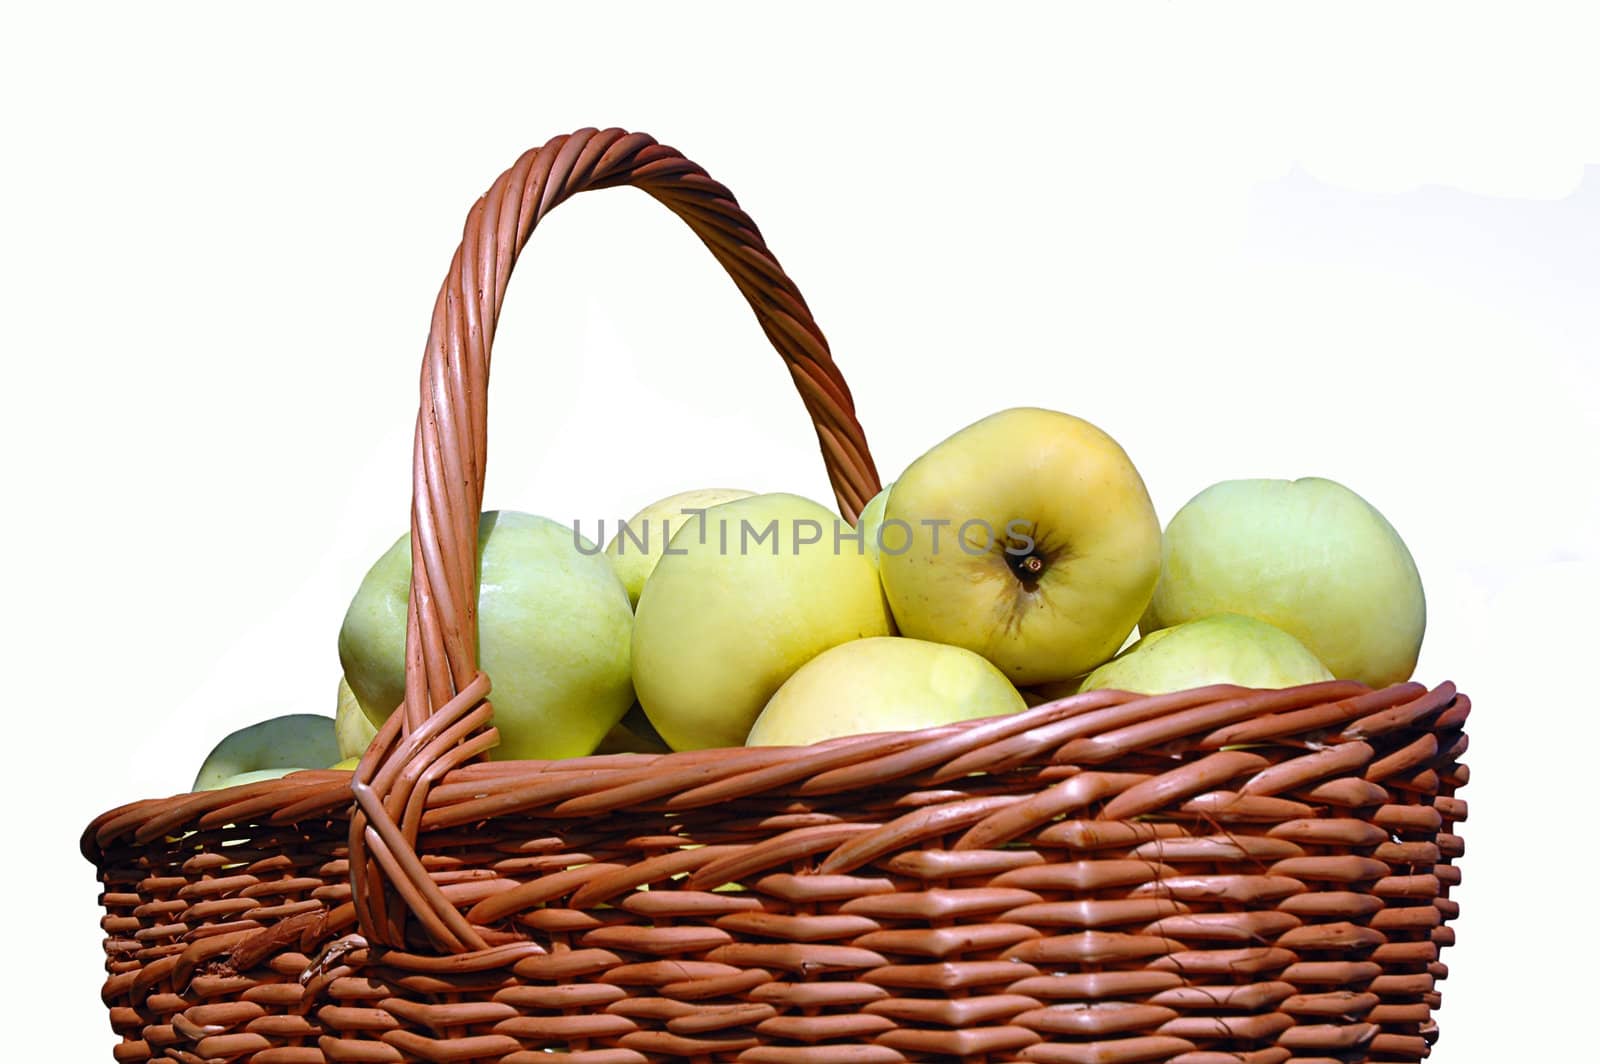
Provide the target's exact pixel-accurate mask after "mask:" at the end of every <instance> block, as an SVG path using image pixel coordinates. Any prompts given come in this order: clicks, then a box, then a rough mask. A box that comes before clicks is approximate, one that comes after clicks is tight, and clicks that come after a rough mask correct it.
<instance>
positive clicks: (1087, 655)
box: [878, 408, 1161, 686]
mask: <svg viewBox="0 0 1600 1064" xmlns="http://www.w3.org/2000/svg"><path fill="white" fill-rule="evenodd" d="M908 534H909V543H907V544H906V545H905V548H904V549H898V548H900V547H901V545H902V542H903V541H905V540H906V538H907V536H908ZM882 543H883V551H882V556H881V557H880V559H879V563H878V564H879V569H880V571H881V573H882V575H883V586H884V589H885V591H887V592H888V595H889V604H890V606H891V607H892V608H893V610H894V619H895V622H896V624H897V625H898V626H899V630H900V632H901V633H902V634H903V635H908V636H912V637H915V638H917V639H930V640H933V641H935V642H939V643H950V644H953V645H955V646H960V647H965V648H967V649H968V650H971V651H974V652H975V653H978V654H982V655H983V656H984V657H986V658H988V659H989V660H990V661H992V662H994V663H995V664H996V665H997V666H999V667H1000V669H1001V671H1002V672H1004V673H1005V674H1006V676H1007V677H1009V678H1010V679H1011V681H1012V682H1013V683H1015V684H1018V685H1020V686H1031V685H1035V684H1043V683H1051V682H1054V681H1058V680H1065V679H1069V678H1071V677H1074V676H1079V675H1081V674H1083V673H1085V672H1088V671H1089V670H1090V669H1092V668H1094V667H1095V666H1096V665H1099V664H1100V663H1101V662H1103V661H1105V660H1106V659H1108V658H1110V657H1111V656H1112V655H1113V654H1114V653H1116V651H1117V648H1118V647H1120V646H1121V645H1122V642H1123V640H1124V639H1125V638H1126V637H1127V635H1128V633H1129V632H1130V631H1132V630H1133V626H1134V624H1135V623H1136V622H1137V621H1138V620H1139V615H1140V613H1142V612H1143V610H1144V608H1145V604H1146V603H1147V602H1149V600H1150V592H1151V589H1153V588H1154V587H1155V583H1156V577H1157V576H1158V575H1159V573H1160V567H1161V524H1160V521H1159V520H1158V519H1157V517H1156V512H1155V508H1154V507H1153V506H1152V505H1151V503H1150V495H1149V493H1148V492H1147V491H1146V490H1145V486H1144V481H1143V480H1142V479H1141V478H1140V476H1139V473H1138V470H1136V469H1134V467H1133V463H1132V462H1131V461H1129V459H1128V456H1127V454H1125V453H1124V452H1123V450H1122V448H1121V447H1120V446H1118V445H1117V442H1116V441H1115V440H1113V439H1112V438H1111V437H1110V436H1108V435H1106V434H1105V433H1104V432H1102V431H1101V430H1100V429H1098V428H1096V427H1095V426H1093V425H1091V424H1089V422H1087V421H1084V420H1082V419H1080V418H1076V417H1073V416H1071V415H1070V414H1062V413H1058V412H1056V411H1053V410H1040V409H1035V408H1019V409H1014V410H1005V411H1002V412H1000V413H998V414H993V415H991V416H989V417H986V418H984V419H983V420H982V421H979V422H977V423H976V424H973V425H969V426H968V427H966V428H964V429H962V430H961V431H960V432H957V433H956V434H955V435H953V436H951V437H950V438H949V439H947V440H945V441H944V442H942V443H940V444H938V445H937V446H935V447H934V448H933V449H932V450H930V451H928V452H927V453H926V454H924V455H923V456H922V457H921V458H918V459H917V460H916V461H915V462H913V463H912V464H911V466H910V468H908V469H907V470H906V471H905V472H904V473H903V474H902V475H901V476H900V478H899V479H898V480H896V481H895V485H894V490H893V491H892V492H890V493H889V499H888V503H887V505H886V507H885V510H884V522H883V532H882Z"/></svg>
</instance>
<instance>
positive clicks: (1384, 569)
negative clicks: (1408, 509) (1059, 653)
mask: <svg viewBox="0 0 1600 1064" xmlns="http://www.w3.org/2000/svg"><path fill="white" fill-rule="evenodd" d="M1213 613H1241V614H1245V615H1247V616H1250V617H1255V618H1257V619H1259V620H1263V621H1266V622H1267V623H1268V624H1272V625H1276V626H1277V627H1279V628H1282V629H1283V630H1284V631H1285V632H1288V633H1289V634H1290V635H1292V636H1294V637H1295V638H1296V639H1298V640H1300V642H1302V643H1304V644H1305V645H1306V648H1307V649H1309V650H1310V651H1311V653H1313V654H1315V655H1316V656H1317V658H1318V660H1320V661H1321V662H1322V663H1323V664H1324V665H1326V666H1327V667H1328V669H1329V670H1330V671H1331V672H1332V673H1333V675H1334V676H1336V677H1338V678H1339V679H1341V680H1356V681H1359V682H1361V683H1364V684H1367V685H1368V686H1371V687H1383V686H1386V685H1388V684H1392V683H1400V682H1402V681H1404V680H1407V679H1409V678H1410V677H1411V673H1412V670H1413V669H1415V668H1416V665H1417V655H1418V652H1419V651H1420V650H1421V647H1422V634H1423V630H1424V628H1425V627H1426V625H1427V607H1426V604H1425V602H1424V599H1423V595H1422V579H1421V577H1420V576H1419V575H1418V574H1417V566H1416V563H1415V562H1414V561H1412V558H1411V552H1410V551H1409V550H1407V549H1406V545H1405V542H1404V541H1403V540H1401V538H1400V536H1399V534H1398V533H1397V532H1395V530H1394V528H1393V527H1392V526H1391V525H1390V524H1389V522H1388V521H1387V520H1385V519H1384V516H1383V515H1382V514H1381V513H1379V512H1378V511H1377V510H1376V509H1375V508H1373V506H1372V505H1371V504H1369V503H1368V502H1367V501H1366V500H1365V499H1363V498H1362V497H1361V496H1359V495H1357V494H1356V493H1355V492H1353V491H1351V490H1350V489H1349V488H1347V487H1345V486H1344V485H1343V484H1339V483H1337V482H1335V481H1332V480H1325V479H1323V478H1320V477H1307V478H1304V479H1301V480H1294V481H1289V480H1226V481H1223V482H1221V483H1219V484H1213V485H1212V486H1211V487H1209V488H1207V489H1206V490H1204V491H1202V492H1201V493H1200V494H1198V495H1196V496H1195V497H1194V498H1193V499H1190V500H1189V501H1188V502H1187V503H1185V504H1184V506H1183V508H1182V509H1180V510H1179V511H1178V512H1177V513H1176V514H1175V515H1174V516H1173V518H1172V520H1171V522H1169V523H1168V525H1167V532H1166V537H1165V542H1164V546H1163V549H1162V566H1161V579H1160V581H1159V582H1158V583H1157V584H1156V590H1155V595H1154V596H1153V597H1152V598H1151V600H1150V606H1149V609H1148V610H1147V611H1146V612H1145V615H1144V618H1143V620H1141V621H1140V625H1139V627H1140V630H1141V631H1152V630H1155V629H1160V628H1168V627H1171V626H1172V625H1175V624H1181V623H1183V622H1184V621H1191V620H1195V619H1197V618H1200V617H1204V616H1207V615H1208V614H1213Z"/></svg>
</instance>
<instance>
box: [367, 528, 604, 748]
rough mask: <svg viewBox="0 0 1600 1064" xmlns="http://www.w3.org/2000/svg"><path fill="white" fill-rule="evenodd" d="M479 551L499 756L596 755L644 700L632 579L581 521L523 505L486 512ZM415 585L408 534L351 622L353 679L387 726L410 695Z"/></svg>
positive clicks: (482, 642) (383, 561) (484, 663)
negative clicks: (580, 532)
mask: <svg viewBox="0 0 1600 1064" xmlns="http://www.w3.org/2000/svg"><path fill="white" fill-rule="evenodd" d="M579 543H581V544H582V549H581V550H580V549H579ZM585 552H591V553H585ZM478 559H479V587H478V664H479V667H480V668H482V669H483V671H484V672H486V673H488V675H489V681H490V683H491V684H492V685H493V688H492V690H491V691H490V694H489V701H490V702H491V703H492V704H493V706H494V725H495V727H496V728H497V729H498V730H499V732H500V745H499V746H497V747H496V748H495V749H494V750H493V751H491V753H490V756H491V757H493V758H495V759H497V760H545V759H555V758H563V757H580V756H583V755H585V754H588V753H591V752H592V751H593V750H594V748H595V746H596V745H597V744H598V743H599V742H600V739H601V738H602V737H603V736H604V735H605V734H606V732H607V731H609V730H610V728H611V726H612V725H613V724H615V723H617V721H618V720H620V719H621V718H622V715H623V714H624V713H626V712H627V710H628V706H629V705H631V704H632V702H633V685H632V684H631V682H630V680H629V667H630V645H631V637H632V626H633V611H632V610H631V609H630V608H629V606H628V592H627V590H626V589H625V588H624V587H623V586H622V581H621V580H619V579H618V578H617V574H616V573H615V572H613V571H612V569H611V565H610V563H608V562H607V561H606V559H605V557H604V556H603V555H601V553H600V551H599V549H598V548H596V547H595V546H594V545H593V544H592V543H589V542H588V541H587V540H575V537H574V534H573V530H572V529H571V528H569V527H567V526H565V525H562V524H560V523H559V522H556V521H552V520H549V519H548V518H544V517H536V516H533V515H531V514H523V513H516V512H513V511H490V512H488V513H485V514H484V515H483V518H482V521H481V523H480V526H479V534H478ZM410 590H411V537H410V536H409V535H406V536H402V537H401V538H400V539H399V541H397V542H396V543H395V545H394V546H393V547H391V548H389V550H388V552H387V553H385V554H384V556H383V557H381V558H379V559H378V561H377V563H376V564H375V565H373V567H372V569H371V570H370V571H369V572H368V573H367V576H366V579H364V580H363V581H362V582H361V589H360V590H359V591H358V592H357V593H356V597H355V599H354V601H352V602H351V603H350V609H349V611H348V612H347V613H346V614H345V619H344V626H343V627H342V628H341V629H340V630H339V660H340V663H341V664H342V665H343V666H344V673H345V677H346V679H348V680H349V682H350V688H351V690H352V691H354V692H355V696H356V700H357V701H358V702H359V703H360V704H361V707H362V708H363V709H364V710H366V712H367V713H368V714H369V715H378V717H377V719H376V720H375V721H374V723H375V724H382V722H383V720H384V719H387V717H388V714H389V713H392V712H393V711H394V709H395V707H397V706H399V704H400V702H401V700H402V699H403V698H404V697H405V641H406V612H407V602H408V596H409V595H410Z"/></svg>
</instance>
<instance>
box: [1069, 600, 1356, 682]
mask: <svg viewBox="0 0 1600 1064" xmlns="http://www.w3.org/2000/svg"><path fill="white" fill-rule="evenodd" d="M1331 679H1333V673H1331V672H1329V671H1328V668H1327V666H1325V665H1323V664H1322V662H1320V661H1318V660H1317V657H1316V655H1315V654H1313V653H1311V651H1309V650H1307V649H1306V647H1305V644H1304V643H1302V642H1300V640H1298V639H1296V638H1295V637H1294V636H1292V635H1290V634H1289V633H1288V632H1285V631H1284V630H1283V629H1281V628H1276V627H1274V626H1273V625H1270V624H1268V623H1266V622H1265V621H1258V620H1256V619H1255V618H1254V617H1244V616H1241V615H1240V614H1237V613H1216V614H1212V615H1211V616H1210V617H1202V618H1200V619H1199V620H1197V621H1187V622H1185V623H1184V624H1179V625H1174V626H1173V627H1171V628H1162V629H1159V630H1157V631H1154V632H1151V633H1150V634H1149V635H1147V636H1145V637H1144V638H1143V639H1141V640H1139V641H1138V642H1137V643H1135V644H1133V646H1131V647H1129V648H1128V649H1127V650H1126V651H1124V652H1123V653H1121V654H1119V655H1118V656H1117V657H1115V658H1113V659H1111V660H1110V661H1108V662H1106V663H1105V664H1104V665H1102V666H1100V667H1099V668H1098V669H1096V670H1094V671H1093V672H1091V673H1090V674H1089V675H1088V676H1086V677H1085V678H1084V680H1083V684H1082V685H1081V686H1080V687H1079V690H1081V691H1099V690H1102V689H1106V688H1113V689H1115V690H1118V691H1133V692H1135V693H1137V694H1145V695H1158V694H1165V693H1166V692H1168V691H1184V690H1188V689H1189V688H1191V687H1207V686H1209V685H1211V684H1214V683H1230V684H1235V685H1237V686H1239V687H1255V688H1269V687H1271V688H1277V687H1298V686H1299V685H1300V684H1305V683H1319V682H1321V681H1323V680H1331Z"/></svg>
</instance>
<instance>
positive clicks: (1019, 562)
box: [1006, 547, 1050, 591]
mask: <svg viewBox="0 0 1600 1064" xmlns="http://www.w3.org/2000/svg"><path fill="white" fill-rule="evenodd" d="M1006 565H1007V566H1009V567H1010V569H1011V575H1013V576H1015V577H1016V578H1017V579H1018V580H1020V581H1021V582H1022V587H1023V590H1025V591H1033V590H1035V589H1036V588H1038V586H1039V580H1040V579H1041V578H1042V577H1043V576H1044V571H1045V569H1047V568H1049V565H1050V563H1049V560H1048V559H1046V558H1045V556H1044V555H1043V554H1041V553H1040V552H1039V550H1038V548H1037V547H1036V548H1034V549H1033V550H1031V551H1029V552H1028V553H1027V554H1012V553H1010V552H1009V551H1008V552H1007V553H1006Z"/></svg>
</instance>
